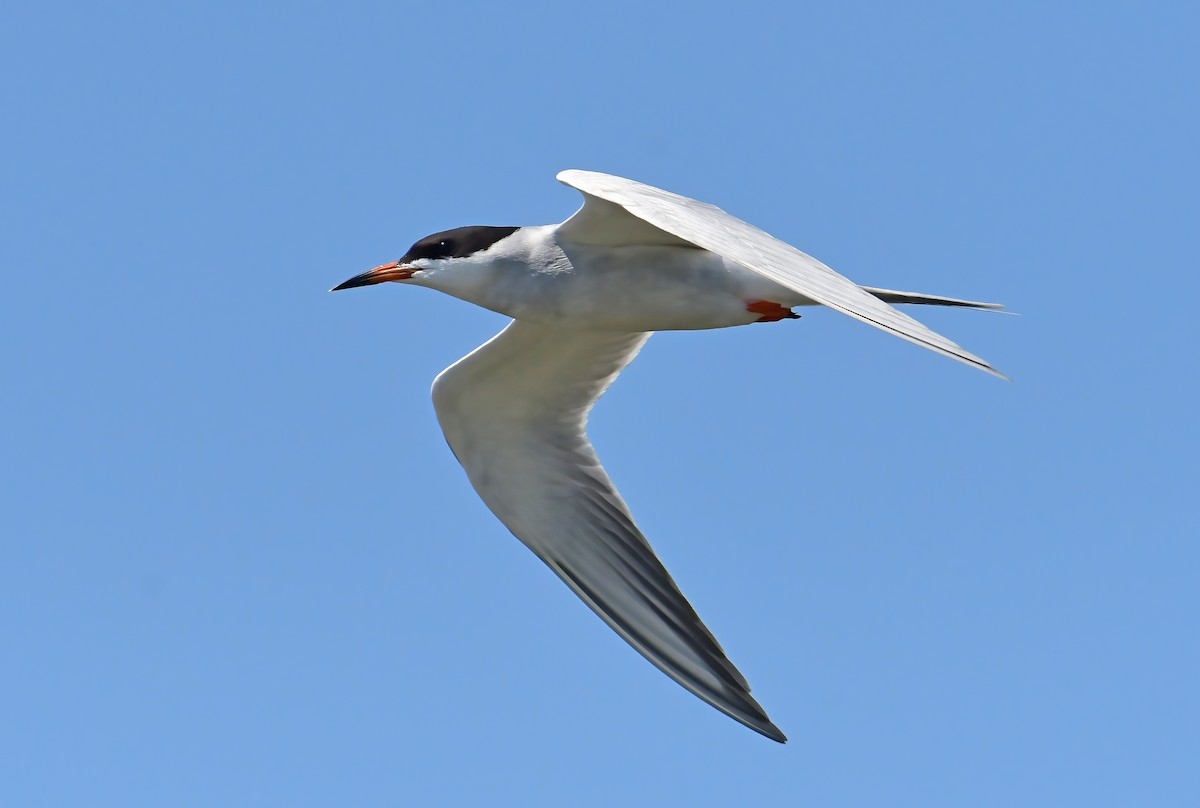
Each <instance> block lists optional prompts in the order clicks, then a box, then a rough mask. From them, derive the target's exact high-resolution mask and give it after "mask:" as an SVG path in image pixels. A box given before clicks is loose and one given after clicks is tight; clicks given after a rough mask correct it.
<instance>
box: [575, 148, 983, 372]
mask: <svg viewBox="0 0 1200 808" xmlns="http://www.w3.org/2000/svg"><path fill="white" fill-rule="evenodd" d="M558 180H559V181H560V182H562V183H564V184H566V185H570V186H571V187H572V188H575V189H577V190H579V191H581V192H582V193H583V196H584V204H583V207H582V208H581V209H580V210H579V211H578V212H577V213H576V214H575V215H574V216H572V217H571V218H570V219H568V220H567V221H565V222H563V223H562V225H560V226H559V228H558V236H559V238H560V240H563V241H568V242H574V243H578V244H591V245H610V246H611V245H614V244H638V243H641V244H672V243H677V242H679V241H682V242H685V243H690V244H693V245H695V246H697V247H701V248H703V249H705V250H708V251H709V252H713V253H716V254H717V255H720V256H721V257H723V258H725V259H727V260H729V261H733V262H734V263H737V264H740V265H742V266H744V267H746V268H747V269H749V270H752V271H754V272H758V273H759V274H761V275H763V276H765V277H767V278H770V279H771V280H773V281H775V282H776V283H779V284H782V285H784V286H787V287H788V288H789V289H794V290H795V291H797V292H799V293H800V294H802V295H805V296H806V297H809V298H812V299H813V300H815V301H817V302H818V303H821V304H824V305H826V306H829V307H830V308H832V309H837V310H838V311H840V312H842V313H844V314H848V315H850V316H851V317H855V318H857V319H859V320H862V321H863V322H865V323H869V324H870V325H873V326H875V327H876V328H880V329H882V330H884V331H887V332H889V333H891V334H895V335H896V336H898V337H902V338H903V339H906V340H908V341H909V342H914V343H916V344H917V345H921V346H923V347H925V348H929V349H930V350H932V351H936V352H938V353H940V354H944V355H946V356H949V357H951V358H953V359H957V360H959V361H960V362H965V363H966V364H968V365H972V366H974V367H977V368H979V369H980V370H983V371H985V372H987V373H990V374H992V375H993V376H999V377H1000V378H1007V377H1005V376H1004V374H1002V373H1000V372H999V371H997V370H996V369H995V368H993V367H992V366H991V365H989V364H988V363H987V362H985V361H984V360H982V359H980V358H979V357H978V356H975V355H974V354H971V353H969V352H968V351H966V350H964V349H963V348H962V347H960V346H959V345H957V344H955V343H954V342H951V341H950V340H948V339H946V338H945V337H943V336H942V335H941V334H938V333H936V332H934V331H932V330H930V329H929V328H927V327H925V326H924V325H922V324H921V323H919V322H917V321H916V320H914V319H913V318H911V317H909V316H908V315H906V314H904V313H903V312H901V311H898V310H897V309H894V308H892V307H891V306H889V305H888V304H887V303H885V302H883V301H882V300H880V299H879V298H877V297H875V296H873V295H871V294H870V293H868V292H867V291H865V290H864V289H862V288H860V287H859V285H858V284H856V283H854V281H852V280H850V279H849V278H845V277H843V276H842V275H839V274H838V273H836V272H834V271H833V270H832V269H830V268H829V267H827V266H825V265H824V264H822V263H821V262H820V261H818V260H817V259H815V258H813V257H812V256H810V255H807V254H806V253H803V252H801V251H800V250H797V249H796V248H795V247H793V246H791V245H790V244H787V243H786V242H783V241H780V240H779V239H777V238H775V237H774V236H771V235H769V234H768V233H765V232H763V231H762V230H759V229H758V228H757V227H754V226H753V225H750V224H747V223H746V222H743V221H742V220H741V219H738V218H736V217H734V216H730V215H729V214H728V213H726V212H725V211H723V210H721V209H720V208H718V207H716V206H714V205H709V204H706V203H704V202H697V201H696V200H694V199H689V198H687V197H686V196H679V195H678V194H673V193H670V192H668V191H663V190H661V189H659V188H654V187H652V186H650V185H644V184H642V183H640V182H634V181H633V180H627V179H623V178H622V177H614V176H612V175H611V174H601V173H598V172H595V171H579V170H569V171H563V172H560V173H559V175H558ZM621 211H624V212H625V213H626V214H627V217H622V216H621ZM647 225H649V228H648V227H647ZM654 230H658V231H661V233H660V234H658V235H655V234H654V232H653V231H654Z"/></svg>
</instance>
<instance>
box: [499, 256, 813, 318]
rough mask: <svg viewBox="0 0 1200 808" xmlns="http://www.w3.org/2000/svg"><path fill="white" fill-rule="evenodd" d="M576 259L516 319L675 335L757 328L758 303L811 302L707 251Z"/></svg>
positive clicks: (784, 304) (549, 279) (796, 303)
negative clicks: (752, 308)
mask: <svg viewBox="0 0 1200 808" xmlns="http://www.w3.org/2000/svg"><path fill="white" fill-rule="evenodd" d="M570 259H571V264H570V267H569V269H563V270H562V271H561V272H559V273H556V276H555V277H553V278H545V277H543V278H541V279H539V280H540V281H541V283H539V286H541V292H540V293H539V294H537V295H536V296H535V297H536V298H538V299H537V300H536V303H535V304H534V305H530V306H528V307H526V308H527V310H526V311H525V312H520V311H516V312H513V316H515V317H518V318H519V319H531V320H547V319H549V320H553V321H555V322H558V323H561V324H563V325H570V326H572V327H575V328H595V329H604V330H613V331H674V330H693V329H704V328H727V327H730V326H735V325H746V324H748V323H753V322H756V321H758V319H759V317H760V316H761V315H760V314H757V313H754V312H751V311H748V310H747V308H746V306H747V305H748V304H749V303H752V302H754V301H760V300H767V301H771V302H773V303H778V304H780V305H782V306H789V307H790V306H797V305H802V304H803V303H806V302H810V301H807V300H806V299H805V298H803V297H802V296H801V295H798V294H797V293H796V292H794V291H792V290H790V289H787V288H786V287H784V286H780V285H779V284H776V283H774V282H773V281H770V280H768V279H766V278H764V277H762V276H761V275H758V274H757V273H755V272H751V271H750V270H747V269H745V268H744V267H742V266H740V265H737V264H733V263H731V262H728V261H725V260H724V259H722V258H720V257H719V256H717V255H714V254H713V253H710V252H706V251H704V250H691V249H680V248H677V247H625V248H619V249H612V248H608V249H603V250H600V249H592V250H588V249H585V248H575V249H573V250H572V252H571V254H570ZM547 281H548V282H547ZM526 299H527V300H529V301H530V303H534V299H533V298H526ZM516 308H518V309H520V308H522V307H521V306H520V304H519V303H518V304H517V306H516Z"/></svg>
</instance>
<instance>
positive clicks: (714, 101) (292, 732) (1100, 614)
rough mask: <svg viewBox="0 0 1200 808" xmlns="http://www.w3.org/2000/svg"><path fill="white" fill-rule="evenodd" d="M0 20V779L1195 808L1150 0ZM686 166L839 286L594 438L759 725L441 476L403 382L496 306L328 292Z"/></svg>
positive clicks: (1172, 72) (1174, 274) (1189, 568)
mask: <svg viewBox="0 0 1200 808" xmlns="http://www.w3.org/2000/svg"><path fill="white" fill-rule="evenodd" d="M3 16H4V19H3V24H0V67H2V68H3V70H2V71H0V93H2V95H0V100H2V101H3V105H4V110H5V119H6V122H5V124H4V126H3V127H0V147H2V149H3V154H4V160H3V161H2V162H0V179H2V183H0V187H2V188H3V192H2V196H0V205H2V206H3V208H2V211H0V213H2V214H3V221H4V226H3V228H0V245H2V249H3V258H4V261H3V263H4V271H5V274H6V282H5V293H4V295H3V296H2V298H0V306H2V309H3V310H2V313H0V332H2V334H3V342H2V345H3V348H2V349H0V350H3V356H4V367H5V378H6V380H7V384H6V386H5V395H4V402H5V403H4V409H5V417H4V419H3V428H2V431H0V441H2V442H0V454H2V456H3V457H4V460H5V462H4V464H3V466H2V469H3V474H4V476H5V480H4V481H3V486H0V491H2V492H3V493H2V494H0V496H2V497H3V503H2V507H0V531H2V540H0V638H2V640H3V647H4V657H3V664H0V692H3V693H4V710H3V713H4V718H3V720H2V721H0V800H2V801H3V802H4V803H5V804H6V805H21V806H43V805H44V806H59V805H89V806H108V805H112V806H123V807H128V806H160V805H172V806H210V805H257V806H268V805H270V806H274V805H278V806H307V805H312V806H317V805H362V806H374V805H380V806H383V805H433V804H438V805H480V804H521V805H565V804H570V805H579V806H586V805H597V806H600V805H613V804H625V805H649V804H691V805H730V804H755V803H766V802H769V803H771V804H781V803H782V804H788V805H846V806H854V805H881V804H885V805H920V806H939V805H946V806H961V805H979V806H984V805H997V806H1001V805H1004V806H1008V805H1018V804H1019V805H1064V804H1076V805H1132V804H1138V805H1192V804H1195V803H1196V800H1197V799H1198V796H1197V792H1198V791H1200V774H1198V769H1197V766H1196V761H1197V760H1200V731H1198V729H1197V727H1198V725H1200V696H1198V695H1197V688H1196V682H1197V681H1200V648H1198V646H1197V643H1196V619H1197V615H1198V614H1200V596H1198V595H1197V569H1200V548H1198V544H1197V541H1198V540H1197V536H1198V535H1200V530H1198V529H1197V528H1198V525H1197V518H1196V511H1195V502H1194V499H1195V487H1196V479H1197V466H1196V456H1197V453H1196V450H1197V448H1198V447H1197V445H1196V444H1197V439H1196V429H1195V413H1196V406H1197V404H1196V402H1197V395H1196V392H1197V391H1196V379H1195V376H1196V361H1197V355H1196V353H1197V352H1196V349H1197V345H1198V344H1200V340H1198V338H1200V334H1198V331H1200V329H1198V327H1197V324H1196V317H1195V299H1196V296H1197V294H1198V293H1200V288H1198V284H1197V281H1196V275H1197V273H1196V259H1195V247H1194V244H1193V241H1194V236H1195V231H1196V222H1197V221H1198V213H1200V210H1198V208H1200V206H1198V205H1197V201H1198V200H1197V190H1196V189H1197V187H1200V184H1198V180H1200V177H1197V171H1196V167H1197V160H1196V144H1197V143H1198V142H1200V131H1198V130H1200V127H1198V126H1197V111H1196V110H1197V106H1196V98H1197V89H1198V88H1197V75H1198V72H1200V71H1198V64H1197V56H1196V55H1195V47H1194V41H1193V39H1194V36H1193V34H1194V32H1195V30H1196V26H1197V23H1198V22H1200V20H1198V19H1197V12H1196V11H1195V10H1194V8H1193V7H1191V6H1189V5H1187V4H1182V3H1180V4H1171V3H1163V4H1151V5H1146V4H1140V5H1135V4H1124V3H1107V2H1102V3H1060V2H1049V3H1047V2H1037V3H1030V2H1015V3H1007V4H1004V5H1003V6H994V7H992V6H984V5H983V4H960V3H920V2H918V3H905V4H882V3H853V2H850V3H839V4H794V7H788V6H787V4H774V3H773V4H763V3H754V2H749V3H738V4H734V5H728V4H709V3H703V2H702V3H697V4H693V5H691V6H688V7H687V9H686V10H685V9H684V8H683V7H681V6H679V5H678V4H659V3H652V2H651V3H648V2H640V3H628V4H626V3H608V4H595V5H588V6H580V5H577V4H535V3H521V2H516V3H506V4H484V3H479V4H470V3H455V2H447V3H440V4H430V5H426V6H420V7H415V6H413V5H411V4H404V3H396V2H386V3H385V2H377V3H337V4H334V3H328V4H319V3H290V4H282V3H278V4H272V3H262V4H230V3H220V2H217V3H202V4H201V3H196V4H190V3H188V4H183V3H181V4H158V3H122V2H117V3H109V4H103V5H101V4H79V3H60V4H53V3H45V4H40V5H38V6H37V7H36V8H35V7H33V5H32V4H26V6H25V7H23V8H16V7H13V8H9V9H7V10H6V11H5V12H3ZM568 167H576V168H588V169H596V170H602V171H609V172H612V173H616V174H621V175H624V176H629V177H633V178H635V179H639V180H642V181H645V182H649V183H652V184H655V185H659V186H662V187H665V188H668V189H670V190H673V191H676V192H679V193H683V194H687V195H690V196H695V197H698V198H700V199H703V200H705V201H710V202H713V203H716V204H718V205H720V206H722V207H724V208H725V209H727V210H729V211H730V212H732V213H734V214H735V215H738V216H741V217H742V218H745V219H747V220H749V221H751V222H753V223H755V224H757V225H759V226H760V227H763V228H764V229H766V230H768V231H769V232H772V233H774V234H776V235H778V236H780V237H782V238H784V239H786V240H788V241H790V242H792V243H794V244H796V245H797V246H799V247H800V248H801V249H803V250H805V251H807V252H810V253H812V254H814V255H816V256H817V257H819V258H821V259H822V260H824V261H825V262H827V263H829V264H830V265H831V266H833V267H834V268H836V269H838V270H839V271H840V272H842V273H843V274H846V275H848V276H850V277H852V278H854V279H855V280H857V281H859V282H862V283H865V284H870V285H877V286H884V287H892V288H903V289H915V290H920V291H926V292H933V293H941V294H947V295H956V296H964V297H972V298H976V299H984V300H997V301H1001V302H1004V303H1006V304H1008V305H1009V306H1010V307H1011V308H1012V309H1013V310H1014V311H1017V312H1020V314H1021V315H1022V316H1021V317H1019V318H1018V317H1003V316H997V315H991V314H986V313H976V312H964V311H925V310H921V311H919V312H915V313H916V314H918V315H919V316H920V317H921V319H922V320H923V321H924V322H926V323H927V324H929V325H930V326H932V327H934V328H935V329H937V330H939V331H941V332H943V333H945V334H947V335H948V336H949V337H951V338H953V339H955V340H956V341H958V342H960V343H961V344H962V345H964V346H965V347H966V348H968V349H969V350H971V351H974V352H976V353H978V354H980V355H981V356H983V357H985V358H986V359H988V360H990V361H992V362H993V363H994V364H995V365H996V366H997V367H999V368H1000V369H1002V370H1004V371H1005V372H1006V373H1008V374H1010V375H1011V376H1012V377H1013V378H1014V382H1013V383H1012V384H1005V383H1003V382H1000V381H997V380H995V379H992V378H989V377H987V376H985V375H984V374H982V373H978V372H974V371H971V370H970V369H968V368H966V367H963V366H960V365H958V364H956V363H954V362H951V361H949V360H946V359H944V358H941V357H938V356H935V355H933V354H931V353H928V352H923V351H920V350H918V349H916V348H914V347H913V346H911V345H908V344H907V343H903V342H901V341H899V340H895V339H892V338H889V337H887V336H886V335H883V334H881V333H877V332H875V331H873V330H872V329H869V328H866V327H864V326H862V325H861V324H858V323H855V322H852V321H850V320H849V319H847V318H845V317H841V316H840V315H836V314H835V313H833V312H825V311H820V312H811V313H806V315H805V317H804V319H802V320H800V321H798V322H784V323H780V324H777V325H773V326H756V327H751V328H743V329H730V330H724V331H719V332H705V333H687V334H660V335H658V336H656V337H655V338H654V339H653V340H651V342H650V343H649V345H648V347H647V349H646V350H645V351H644V352H643V353H642V355H641V357H640V358H639V359H638V360H637V362H635V363H634V364H633V365H632V366H631V367H630V368H629V370H628V371H627V372H626V373H625V374H624V375H623V376H622V378H621V379H620V381H619V382H618V383H617V385H616V386H615V387H614V388H613V390H612V391H611V392H610V394H609V395H608V396H607V397H606V398H605V399H604V401H603V402H601V404H600V405H599V407H598V408H597V410H596V412H595V417H594V421H593V427H592V437H593V440H594V442H595V443H596V445H597V448H598V450H599V452H600V454H601V457H602V458H603V459H604V460H605V463H606V465H607V467H608V469H609V471H610V473H611V474H612V476H613V477H614V478H615V480H616V481H617V483H618V484H619V485H620V487H621V489H622V492H623V493H624V495H625V497H626V499H627V500H628V501H629V503H630V505H631V507H632V509H633V511H634V513H635V514H636V515H637V517H638V519H639V522H640V524H641V526H642V527H643V529H644V530H645V532H646V533H647V535H648V536H649V537H650V539H651V541H652V542H653V543H654V544H655V546H656V548H657V549H658V551H659V553H660V555H661V556H662V557H663V559H664V561H665V562H666V564H667V565H668V567H669V568H670V569H671V571H672V573H673V574H674V576H675V578H676V580H677V581H678V582H679V583H680V585H681V587H682V588H683V590H684V592H685V593H686V594H687V595H688V596H689V597H690V599H691V601H692V603H693V604H694V605H695V606H696V608H697V610H698V611H699V613H700V614H701V616H702V617H703V618H704V619H705V620H706V622H707V623H708V625H709V626H710V627H711V628H712V630H713V631H714V633H715V634H716V635H717V636H718V637H719V638H720V640H721V642H722V643H723V645H724V646H725V649H726V650H727V652H728V653H729V655H730V657H731V658H732V659H733V661H734V662H735V663H736V664H737V665H738V666H739V667H740V668H741V669H742V671H743V672H744V673H745V674H746V676H747V677H748V678H749V680H750V682H751V684H752V685H753V687H754V693H755V696H757V697H758V699H759V700H760V701H761V702H762V704H763V705H764V707H765V708H766V709H767V710H768V712H769V714H770V715H771V717H772V719H774V721H775V722H776V723H778V724H779V725H780V727H782V728H783V729H784V731H786V732H787V733H788V735H789V736H790V738H791V741H790V743H789V744H788V745H787V746H779V745H777V744H773V743H771V742H770V741H767V740H765V739H763V738H761V737H759V736H757V735H755V734H754V733H752V732H751V731H749V730H747V729H745V728H743V727H741V726H739V725H737V724H736V723H734V722H732V721H730V720H729V719H727V718H725V717H724V716H722V715H720V714H719V713H717V712H716V711H715V710H712V709H711V708H709V707H707V706H706V705H704V704H703V703H701V702H700V701H698V700H697V699H695V698H694V697H692V696H691V695H689V694H688V693H686V692H685V691H683V690H682V689H681V688H679V687H678V686H676V685H674V684H673V683H672V682H670V681H669V680H667V679H666V678H665V677H663V676H662V675H661V674H659V673H658V672H657V671H655V670H654V669H653V668H652V667H651V666H650V665H648V664H647V663H646V662H644V661H643V660H642V659H641V658H640V657H638V656H637V655H636V654H635V653H634V652H633V651H631V650H630V649H629V648H628V647H626V646H625V645H624V643H623V642H621V641H620V640H619V639H618V638H617V637H616V636H615V635H613V634H612V633H611V632H610V631H608V629H606V628H605V627H604V626H603V625H602V624H601V623H600V622H599V621H598V620H596V619H595V618H594V617H593V616H592V615H591V614H590V613H589V612H588V611H587V610H586V608H585V607H584V606H583V605H582V604H581V603H579V602H577V601H576V600H575V599H574V598H573V597H572V596H571V595H570V593H569V592H568V591H567V590H566V588H565V587H563V586H562V585H561V584H560V583H559V582H558V581H557V580H556V579H555V578H554V577H553V575H552V574H551V573H550V572H549V571H548V570H546V569H545V568H544V567H542V566H541V565H540V564H539V563H538V562H537V561H536V560H535V559H534V558H533V557H532V556H531V555H530V554H529V553H528V552H527V551H526V550H525V549H524V548H523V547H522V546H521V545H520V544H519V543H518V542H516V541H515V540H514V539H512V538H511V537H510V536H509V535H508V534H507V533H506V531H505V530H504V529H503V528H502V527H501V526H500V525H499V523H497V522H496V521H495V520H494V519H493V518H492V516H491V515H490V514H489V513H488V512H487V510H486V509H485V508H484V506H483V505H482V504H480V503H479V501H478V500H477V498H476V497H475V496H474V494H473V492H472V491H471V490H470V488H469V486H468V484H467V481H466V478H465V476H464V475H463V474H462V472H461V470H460V469H459V468H458V467H457V465H456V464H455V462H454V459H453V457H452V456H451V455H450V453H449V452H448V451H447V450H446V448H445V445H444V443H443V440H442V437H441V435H440V433H439V432H438V431H437V428H436V424H435V421H434V416H433V412H432V408H431V405H430V403H429V399H428V388H429V384H430V382H431V381H432V379H433V377H434V375H436V373H437V372H438V371H439V370H441V369H442V368H443V367H445V366H446V365H448V364H449V363H450V362H452V361H453V360H454V359H456V358H457V357H459V356H460V355H462V354H464V353H466V352H467V351H468V350H469V349H471V348H473V347H474V346H475V345H477V344H479V343H480V342H482V341H483V340H484V339H485V338H487V337H488V336H490V335H491V334H493V333H494V332H495V331H497V330H499V328H500V327H501V325H502V324H503V319H502V318H500V317H499V316H497V315H494V314H492V313H489V312H485V311H481V310H476V309H473V308H472V307H470V306H467V305H466V304H463V303H461V302H458V301H455V300H451V299H449V298H441V297H439V296H437V295H436V294H434V293H432V292H429V291H427V290H421V289H410V288H400V287H389V288H379V287H376V288H372V289H369V290H357V291H354V292H346V293H339V294H337V295H330V294H328V293H327V292H326V290H327V289H328V288H329V287H330V286H332V285H333V284H335V283H338V282H340V281H342V280H344V279H346V278H348V277H349V276H351V275H353V274H355V273H357V272H360V271H362V270H363V269H366V268H368V267H370V266H373V265H375V264H378V263H381V262H383V261H387V260H392V259H394V258H396V257H397V256H399V255H400V254H401V253H402V252H403V250H404V249H405V248H406V247H407V246H408V245H409V244H410V243H411V242H412V241H414V240H415V239H417V238H419V237H420V236H423V235H425V234H427V233H430V232H433V231H436V230H441V229H444V228H448V227H453V226H457V225H463V224H539V223H548V222H555V221H560V220H561V219H563V218H565V217H566V216H567V215H569V214H570V213H571V212H572V211H573V210H574V209H575V208H576V207H577V204H578V201H579V200H578V196H577V194H576V193H575V192H573V191H571V190H570V189H568V188H565V187H563V186H560V185H558V184H557V183H555V182H554V179H553V177H554V174H555V172H556V171H558V170H560V169H563V168H568Z"/></svg>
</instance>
